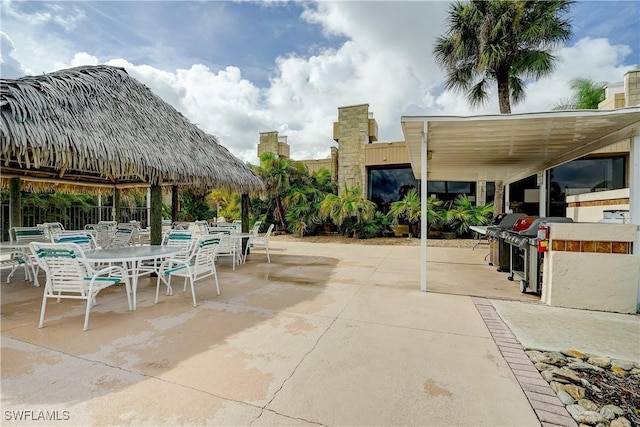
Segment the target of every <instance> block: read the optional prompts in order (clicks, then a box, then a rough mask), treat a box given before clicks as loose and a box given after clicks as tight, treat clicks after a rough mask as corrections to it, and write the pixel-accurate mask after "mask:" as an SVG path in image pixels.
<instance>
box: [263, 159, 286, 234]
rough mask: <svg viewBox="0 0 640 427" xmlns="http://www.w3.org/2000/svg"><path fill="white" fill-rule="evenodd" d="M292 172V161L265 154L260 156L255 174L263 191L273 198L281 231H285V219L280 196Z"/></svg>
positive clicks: (284, 191) (283, 192)
mask: <svg viewBox="0 0 640 427" xmlns="http://www.w3.org/2000/svg"><path fill="white" fill-rule="evenodd" d="M293 170H294V167H293V166H292V161H291V160H290V159H288V158H286V157H279V156H277V155H275V154H273V153H270V152H266V153H262V155H261V156H260V166H258V167H257V168H256V172H257V174H258V175H259V176H260V177H261V178H262V181H263V183H264V187H265V190H266V191H267V192H268V193H269V194H270V195H271V196H273V198H274V199H275V202H276V212H277V215H276V217H277V218H278V220H279V221H280V224H281V225H282V228H283V229H285V230H286V229H287V219H286V214H285V209H284V204H283V202H282V195H283V194H286V193H287V191H288V189H289V175H290V173H291V172H292V171H293Z"/></svg>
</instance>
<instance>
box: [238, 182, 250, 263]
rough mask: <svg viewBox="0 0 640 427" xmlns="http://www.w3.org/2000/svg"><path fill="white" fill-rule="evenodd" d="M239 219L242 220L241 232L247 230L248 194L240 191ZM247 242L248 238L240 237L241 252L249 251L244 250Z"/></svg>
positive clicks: (246, 231)
mask: <svg viewBox="0 0 640 427" xmlns="http://www.w3.org/2000/svg"><path fill="white" fill-rule="evenodd" d="M240 219H241V220H242V232H243V233H248V232H249V195H248V194H247V193H242V198H241V202H240ZM248 243H249V239H242V253H243V254H244V253H249V252H247V251H246V247H247V244H248Z"/></svg>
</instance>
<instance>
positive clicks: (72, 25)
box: [0, 0, 640, 162]
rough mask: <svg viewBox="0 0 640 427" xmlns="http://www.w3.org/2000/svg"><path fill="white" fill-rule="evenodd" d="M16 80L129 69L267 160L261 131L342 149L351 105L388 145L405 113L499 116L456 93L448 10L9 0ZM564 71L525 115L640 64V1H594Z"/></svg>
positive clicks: (8, 46) (245, 153) (563, 61)
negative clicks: (448, 63) (439, 47)
mask: <svg viewBox="0 0 640 427" xmlns="http://www.w3.org/2000/svg"><path fill="white" fill-rule="evenodd" d="M1 4H2V10H1V12H0V13H1V16H0V18H1V24H2V29H1V31H2V70H1V71H2V77H3V78H16V77H20V76H22V75H26V74H39V73H43V72H51V71H55V70H58V69H62V68H67V67H71V66H78V65H94V64H111V65H117V66H121V67H124V68H125V69H126V70H127V72H129V73H130V74H131V75H132V76H134V77H135V78H137V79H138V80H140V81H142V82H143V83H144V84H146V85H147V86H149V87H150V88H151V89H152V90H153V91H154V92H156V93H157V94H158V95H160V96H161V97H162V98H163V99H165V101H167V102H169V103H171V104H172V105H173V106H174V107H175V108H177V109H178V110H179V111H181V112H182V113H183V114H184V115H185V116H186V117H188V118H189V119H190V120H191V121H192V122H194V123H196V124H198V125H199V126H200V127H201V128H203V129H204V130H205V131H207V132H209V133H212V134H214V135H216V136H218V137H219V138H220V141H221V143H222V144H223V145H225V146H226V147H228V148H229V149H230V150H231V151H232V152H233V153H234V154H236V155H237V156H239V157H241V158H243V159H244V160H247V161H252V162H255V161H257V159H256V154H255V151H256V149H255V147H256V144H257V142H258V139H259V133H260V132H264V131H271V130H278V131H280V133H281V135H286V136H288V140H289V144H290V145H291V152H292V157H294V158H299V159H302V158H321V157H327V156H328V155H329V152H330V151H329V147H330V146H331V145H335V143H334V142H333V140H332V139H331V138H332V123H333V121H335V120H336V119H337V109H338V107H340V106H345V105H354V104H361V103H368V104H369V106H370V111H372V112H373V113H374V117H375V118H376V120H377V121H378V125H379V133H380V138H381V140H383V141H395V140H401V139H402V132H401V129H400V117H401V116H402V115H423V114H425V115H426V114H443V115H454V114H455V115H471V114H482V113H495V112H497V111H498V109H497V105H496V104H495V103H493V102H492V103H490V104H489V105H486V106H484V107H482V108H480V109H471V108H470V107H469V106H468V105H467V103H466V102H465V101H464V99H463V98H462V97H461V96H460V95H459V94H455V93H449V92H447V91H444V89H443V86H442V82H443V72H442V70H441V69H439V68H438V67H437V65H436V64H435V62H434V60H433V56H432V55H431V49H432V46H433V40H434V38H435V37H436V36H439V35H441V34H442V33H443V32H444V18H445V16H446V10H447V7H448V3H447V2H435V1H434V2H429V1H422V2H419V1H410V2H384V1H375V2H365V1H342V2H328V1H322V2H285V1H268V2H231V1H198V2H195V1H111V2H94V1H91V2H72V1H63V2H53V1H26V2H25V1H6V0H2V3H1ZM571 17H572V20H573V31H574V35H573V38H572V40H571V41H570V42H569V43H568V44H567V46H565V47H563V48H562V49H560V50H559V51H558V53H557V54H558V57H559V59H560V62H559V64H558V66H557V68H556V71H555V72H554V73H553V74H552V75H550V76H549V77H546V78H545V79H543V80H541V81H538V82H532V83H530V84H529V86H528V91H527V98H526V100H525V102H524V103H522V104H520V105H518V106H515V107H514V111H515V112H524V111H541V110H548V109H550V108H551V107H552V106H553V105H554V104H555V103H556V102H557V101H559V100H560V99H561V98H565V97H567V96H569V94H570V91H569V89H568V82H569V80H571V79H572V78H576V77H589V78H592V79H594V80H595V81H600V82H609V83H613V82H618V81H622V79H623V76H624V73H625V72H626V71H628V70H629V69H634V68H638V67H639V66H640V65H639V64H640V31H639V30H638V28H640V2H639V1H580V2H577V3H576V4H574V5H573V7H572V10H571Z"/></svg>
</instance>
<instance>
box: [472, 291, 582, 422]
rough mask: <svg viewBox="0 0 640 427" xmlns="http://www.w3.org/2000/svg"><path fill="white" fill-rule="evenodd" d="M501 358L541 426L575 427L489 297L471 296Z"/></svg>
mask: <svg viewBox="0 0 640 427" xmlns="http://www.w3.org/2000/svg"><path fill="white" fill-rule="evenodd" d="M471 299H472V301H473V304H474V305H475V306H476V309H477V310H478V313H480V316H481V317H482V320H483V321H484V323H485V325H486V326H487V329H489V333H491V337H492V338H493V340H494V341H495V343H496V345H497V346H498V350H500V353H501V354H502V357H503V358H504V360H505V361H506V362H507V365H509V368H510V369H511V372H513V375H514V376H515V377H516V380H518V384H520V387H521V388H522V391H523V392H524V394H525V396H527V399H528V400H529V404H531V407H532V408H533V411H534V412H535V414H536V416H537V417H538V420H539V421H540V424H541V425H542V426H544V427H558V426H562V427H577V426H578V424H577V423H576V422H575V421H574V419H573V418H572V417H571V415H570V414H569V412H568V411H567V409H566V407H565V405H564V403H562V401H561V400H560V399H559V398H558V396H557V395H556V393H555V392H554V391H553V389H552V388H551V386H550V385H549V383H547V381H546V380H545V379H544V378H542V375H540V372H538V369H537V368H536V367H535V366H534V364H533V362H531V360H530V359H529V356H527V355H526V353H525V352H524V348H523V347H522V344H521V343H520V341H518V339H517V338H516V336H515V335H513V333H512V332H511V330H510V329H509V327H508V326H507V325H506V324H505V323H504V321H503V320H502V318H501V317H500V316H499V315H498V313H497V312H496V309H495V308H494V307H493V304H492V303H491V301H490V300H489V299H488V298H482V297H471Z"/></svg>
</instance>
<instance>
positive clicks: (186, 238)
mask: <svg viewBox="0 0 640 427" xmlns="http://www.w3.org/2000/svg"><path fill="white" fill-rule="evenodd" d="M194 242H195V236H194V235H193V232H192V231H191V230H170V231H169V232H168V233H167V234H165V235H164V238H163V240H162V244H163V245H164V246H173V247H179V248H181V249H182V252H181V253H180V254H178V255H174V258H181V259H183V260H187V259H188V258H189V256H190V255H191V252H192V249H193V245H194Z"/></svg>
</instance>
